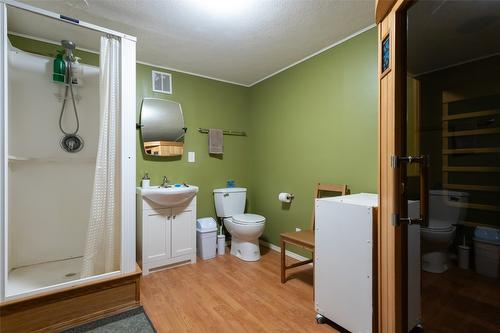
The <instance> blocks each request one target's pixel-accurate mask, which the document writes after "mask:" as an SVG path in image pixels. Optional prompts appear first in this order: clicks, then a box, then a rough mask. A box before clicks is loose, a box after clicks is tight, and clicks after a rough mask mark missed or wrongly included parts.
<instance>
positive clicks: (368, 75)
mask: <svg viewBox="0 0 500 333" xmlns="http://www.w3.org/2000/svg"><path fill="white" fill-rule="evenodd" d="M376 52H377V33H376V29H371V30H370V31H368V32H366V33H363V34H361V35H359V36H357V37H355V38H353V39H350V40H348V41H347V42H344V43H342V44H340V45H338V46H336V47H334V48H332V49H330V50H328V51H326V52H323V53H321V54H320V55H318V56H315V57H313V58H311V59H309V60H307V61H305V62H303V63H301V64H299V65H297V66H294V67H292V68H290V69H288V70H286V71H284V72H282V73H280V74H278V75H276V76H273V77H271V78H270V79H268V80H265V81H264V82H262V83H260V84H258V85H256V86H254V87H252V88H251V102H252V109H251V117H250V119H251V131H250V136H251V138H252V147H251V151H250V155H251V157H252V159H251V168H252V173H251V187H250V199H251V201H252V204H253V207H254V208H255V212H256V213H258V214H261V215H263V216H265V217H266V219H267V224H266V231H265V233H264V238H265V239H266V240H268V241H270V242H272V243H274V244H278V242H279V234H280V233H281V232H284V231H293V230H295V227H301V228H308V227H309V225H310V222H311V216H312V208H313V194H314V187H315V184H316V183H318V182H325V183H338V184H348V185H349V187H350V189H351V192H352V193H357V192H376V191H377V53H376ZM279 192H291V193H294V194H295V199H294V200H293V202H292V204H291V205H289V207H287V206H284V205H282V204H281V203H280V202H279V201H278V200H277V196H278V193H279Z"/></svg>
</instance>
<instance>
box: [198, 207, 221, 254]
mask: <svg viewBox="0 0 500 333" xmlns="http://www.w3.org/2000/svg"><path fill="white" fill-rule="evenodd" d="M216 249H217V223H216V222H215V220H214V219H213V218H212V217H204V218H201V219H198V220H197V221H196V254H197V255H198V257H200V258H201V259H203V260H205V259H211V258H215V254H216Z"/></svg>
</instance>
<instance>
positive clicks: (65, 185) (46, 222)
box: [8, 51, 99, 269]
mask: <svg viewBox="0 0 500 333" xmlns="http://www.w3.org/2000/svg"><path fill="white" fill-rule="evenodd" d="M8 68H9V125H8V128H9V152H8V154H9V155H10V157H11V160H10V162H9V174H8V175H9V192H8V195H9V217H8V218H9V222H8V223H9V235H8V239H9V251H10V253H9V269H12V268H14V267H19V266H25V265H31V264H35V263H40V262H46V261H53V260H60V259H65V258H70V257H77V256H81V255H83V250H84V246H85V241H86V232H87V225H88V219H89V214H90V200H91V195H92V189H93V179H94V170H95V158H96V155H97V142H98V134H99V90H98V89H99V88H98V80H99V77H98V75H99V68H98V67H94V66H88V65H83V72H84V75H83V79H84V80H83V86H82V87H78V89H77V90H78V95H79V100H78V102H77V108H78V116H79V118H80V131H79V132H78V134H79V135H80V136H81V137H82V138H83V140H84V141H85V146H84V148H83V149H82V150H81V151H80V152H78V153H74V154H70V153H67V152H64V151H63V150H62V149H61V148H60V140H61V138H62V133H61V131H60V130H59V125H58V121H59V112H60V110H61V100H60V98H61V95H63V94H64V90H63V86H62V85H60V84H56V83H53V82H52V79H51V72H52V59H50V58H47V57H42V56H38V55H33V54H29V53H26V52H23V51H9V67H8ZM63 126H64V128H65V129H66V130H67V131H73V129H74V128H75V127H74V126H75V116H74V113H73V106H72V104H71V100H68V101H67V104H66V111H65V114H64V121H63ZM23 159H26V160H23Z"/></svg>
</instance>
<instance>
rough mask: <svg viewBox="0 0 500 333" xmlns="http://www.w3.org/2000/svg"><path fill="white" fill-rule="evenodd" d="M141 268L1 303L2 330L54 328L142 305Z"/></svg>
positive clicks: (50, 329) (59, 328)
mask: <svg viewBox="0 0 500 333" xmlns="http://www.w3.org/2000/svg"><path fill="white" fill-rule="evenodd" d="M141 273H142V272H141V270H140V268H139V267H138V266H136V271H135V272H133V273H128V274H123V275H120V276H114V277H111V278H107V279H103V280H99V281H93V282H91V283H88V284H84V285H79V286H74V287H70V288H65V289H61V290H57V291H53V292H47V293H43V294H38V295H34V296H29V297H24V298H20V299H15V300H11V301H6V302H2V303H0V321H1V322H2V332H3V333H9V332H21V331H40V332H42V331H43V332H54V331H60V330H62V329H67V328H70V327H74V326H78V325H80V324H83V323H86V322H89V321H92V320H95V319H99V318H103V317H106V316H109V315H112V314H116V313H119V312H122V311H126V310H129V309H131V308H135V307H138V306H139V305H140V293H139V290H140V276H141Z"/></svg>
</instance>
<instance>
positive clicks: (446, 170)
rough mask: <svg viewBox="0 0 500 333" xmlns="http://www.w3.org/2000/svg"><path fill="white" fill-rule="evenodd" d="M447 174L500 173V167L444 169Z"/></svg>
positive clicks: (451, 167)
mask: <svg viewBox="0 0 500 333" xmlns="http://www.w3.org/2000/svg"><path fill="white" fill-rule="evenodd" d="M443 171H445V172H490V173H495V172H500V167H485V166H448V167H444V168H443Z"/></svg>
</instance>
